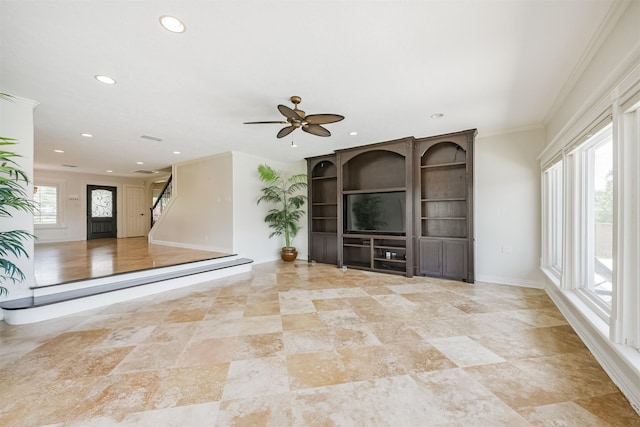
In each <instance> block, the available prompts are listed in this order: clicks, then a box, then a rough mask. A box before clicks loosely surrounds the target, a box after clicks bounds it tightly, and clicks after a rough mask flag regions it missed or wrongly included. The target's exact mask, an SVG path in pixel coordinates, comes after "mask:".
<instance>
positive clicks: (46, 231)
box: [34, 169, 150, 243]
mask: <svg viewBox="0 0 640 427" xmlns="http://www.w3.org/2000/svg"><path fill="white" fill-rule="evenodd" d="M34 173H35V176H34V182H35V183H37V184H40V185H46V184H57V185H58V188H59V191H60V193H61V194H60V195H59V200H60V205H59V206H58V209H59V212H58V215H59V217H60V224H59V225H58V226H49V225H46V226H37V227H36V229H35V234H36V236H37V237H38V241H37V243H47V242H69V241H78V240H86V239H87V185H107V186H111V187H116V203H117V207H116V209H117V211H116V219H117V221H118V224H117V227H118V237H123V236H124V231H125V230H124V213H125V205H124V198H125V187H126V186H127V185H138V186H145V187H146V186H147V185H146V183H145V181H144V180H143V179H142V178H140V179H138V178H123V177H118V176H109V175H85V174H80V173H74V172H63V171H49V170H42V169H37V170H36V171H35V172H34ZM149 203H150V200H149ZM147 217H148V215H147Z"/></svg>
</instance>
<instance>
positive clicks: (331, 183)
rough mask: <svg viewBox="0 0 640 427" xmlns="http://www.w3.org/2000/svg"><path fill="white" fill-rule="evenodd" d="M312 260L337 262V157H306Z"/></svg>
mask: <svg viewBox="0 0 640 427" xmlns="http://www.w3.org/2000/svg"><path fill="white" fill-rule="evenodd" d="M307 161H308V162H307V176H308V177H309V187H308V200H309V216H308V220H309V231H310V233H309V260H312V261H316V262H322V263H327V264H337V262H338V245H337V242H338V186H337V179H338V170H337V168H336V157H335V156H332V155H329V156H319V157H314V158H310V159H307Z"/></svg>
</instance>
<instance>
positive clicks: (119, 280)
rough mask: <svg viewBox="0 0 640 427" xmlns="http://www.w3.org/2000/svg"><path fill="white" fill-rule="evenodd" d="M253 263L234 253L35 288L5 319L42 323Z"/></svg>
mask: <svg viewBox="0 0 640 427" xmlns="http://www.w3.org/2000/svg"><path fill="white" fill-rule="evenodd" d="M251 263H253V260H251V259H248V258H238V257H236V256H230V257H223V258H217V259H213V260H205V261H198V262H192V263H187V264H180V265H173V266H167V267H161V268H154V269H148V270H141V271H134V272H129V273H119V274H115V275H111V276H108V277H100V278H94V279H87V280H76V281H73V282H67V283H62V284H57V285H48V286H41V287H32V288H31V289H32V291H33V296H32V297H28V298H20V299H15V300H10V301H5V302H2V303H0V309H2V313H3V317H4V321H5V322H7V323H9V324H11V325H20V324H26V323H34V322H40V321H43V320H48V319H53V318H57V317H61V316H65V315H68V314H73V313H78V312H80V311H84V310H90V309H94V308H98V307H104V306H107V305H110V304H114V303H117V302H123V301H128V300H130V299H134V298H139V297H143V296H147V295H153V294H157V293H160V292H165V291H168V290H172V289H178V288H182V287H185V286H190V285H193V284H196V283H202V282H204V281H207V280H213V279H218V278H221V277H226V276H231V275H234V274H239V273H244V272H248V271H251Z"/></svg>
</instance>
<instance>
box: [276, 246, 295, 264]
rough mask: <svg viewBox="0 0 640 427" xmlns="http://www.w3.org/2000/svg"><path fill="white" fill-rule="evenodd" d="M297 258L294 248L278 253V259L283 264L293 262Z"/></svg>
mask: <svg viewBox="0 0 640 427" xmlns="http://www.w3.org/2000/svg"><path fill="white" fill-rule="evenodd" d="M297 257H298V251H296V248H286V247H285V248H282V252H281V253H280V258H282V260H283V261H284V262H293V261H295V260H296V258H297Z"/></svg>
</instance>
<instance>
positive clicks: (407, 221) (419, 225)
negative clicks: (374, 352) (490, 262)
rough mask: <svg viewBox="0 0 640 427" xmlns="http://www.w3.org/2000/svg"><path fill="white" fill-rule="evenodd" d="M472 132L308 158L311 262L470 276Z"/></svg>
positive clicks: (458, 277) (403, 140) (468, 279)
mask: <svg viewBox="0 0 640 427" xmlns="http://www.w3.org/2000/svg"><path fill="white" fill-rule="evenodd" d="M475 135H476V130H475V129H471V130H466V131H462V132H456V133H450V134H445V135H437V136H432V137H426V138H414V137H406V138H401V139H397V140H393V141H386V142H380V143H377V144H371V145H366V146H361V147H354V148H348V149H344V150H337V151H336V152H335V153H334V154H328V155H325V156H316V157H310V158H307V159H306V160H307V171H308V176H309V190H308V191H309V230H310V232H309V260H310V261H316V262H321V263H327V264H336V265H337V266H338V267H348V268H357V269H363V270H370V271H377V272H383V273H393V274H402V275H406V276H407V277H412V276H413V275H423V276H432V277H442V278H447V279H454V280H462V281H465V282H469V283H473V282H474V280H475V279H474V276H475V273H474V262H473V260H474V254H473V144H474V140H475Z"/></svg>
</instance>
